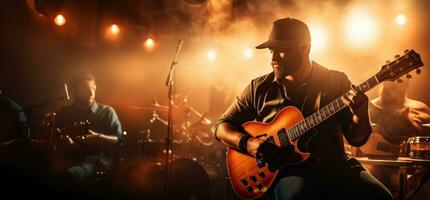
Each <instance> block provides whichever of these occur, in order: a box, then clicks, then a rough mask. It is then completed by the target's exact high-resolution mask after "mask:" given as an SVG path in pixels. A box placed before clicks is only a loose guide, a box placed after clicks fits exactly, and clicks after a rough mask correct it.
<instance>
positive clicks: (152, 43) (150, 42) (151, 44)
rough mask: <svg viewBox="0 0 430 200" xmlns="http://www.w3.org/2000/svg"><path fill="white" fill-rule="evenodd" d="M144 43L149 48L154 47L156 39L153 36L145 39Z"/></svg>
mask: <svg viewBox="0 0 430 200" xmlns="http://www.w3.org/2000/svg"><path fill="white" fill-rule="evenodd" d="M144 45H145V47H146V48H147V49H152V48H154V46H155V42H154V40H153V39H152V38H148V39H146V40H145V43H144Z"/></svg>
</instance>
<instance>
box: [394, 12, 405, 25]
mask: <svg viewBox="0 0 430 200" xmlns="http://www.w3.org/2000/svg"><path fill="white" fill-rule="evenodd" d="M396 24H397V25H400V26H403V25H405V24H406V16H405V15H403V14H398V15H397V17H396Z"/></svg>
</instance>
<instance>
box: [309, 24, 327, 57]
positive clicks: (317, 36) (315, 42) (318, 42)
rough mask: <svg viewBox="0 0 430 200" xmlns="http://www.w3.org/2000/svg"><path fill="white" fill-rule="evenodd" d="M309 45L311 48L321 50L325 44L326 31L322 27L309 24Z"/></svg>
mask: <svg viewBox="0 0 430 200" xmlns="http://www.w3.org/2000/svg"><path fill="white" fill-rule="evenodd" d="M310 31H311V41H312V42H311V45H312V49H313V50H316V51H319V50H323V49H324V48H325V47H326V44H327V32H326V30H325V29H324V28H322V27H318V26H312V25H311V26H310Z"/></svg>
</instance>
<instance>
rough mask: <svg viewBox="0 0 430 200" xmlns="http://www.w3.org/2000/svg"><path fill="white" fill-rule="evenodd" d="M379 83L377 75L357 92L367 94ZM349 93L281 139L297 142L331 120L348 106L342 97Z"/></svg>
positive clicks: (297, 125) (358, 87) (282, 134)
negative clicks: (324, 122)
mask: <svg viewBox="0 0 430 200" xmlns="http://www.w3.org/2000/svg"><path fill="white" fill-rule="evenodd" d="M379 83H380V82H379V80H378V78H377V77H376V75H375V76H372V77H370V78H369V79H368V80H367V81H364V82H363V83H361V84H360V85H359V86H357V88H356V90H359V91H361V92H363V93H365V92H367V91H368V90H370V89H372V88H373V87H375V86H377V85H378V84H379ZM348 92H349V91H348ZM348 92H347V93H345V94H343V95H342V96H340V97H338V98H337V99H335V100H333V101H331V102H330V103H329V104H327V105H326V106H324V107H322V108H320V109H319V110H318V111H316V112H314V113H312V114H311V115H309V116H308V117H306V118H305V119H303V120H302V121H300V122H299V123H297V124H296V125H294V126H293V127H291V128H290V129H288V130H287V131H283V132H279V133H278V134H279V135H278V136H279V138H280V139H285V140H286V139H289V140H295V139H297V138H298V137H300V136H301V135H303V134H304V133H306V132H307V131H308V130H310V129H312V128H314V127H315V126H317V125H318V124H320V123H322V122H323V121H325V120H326V119H328V118H330V117H331V116H333V115H334V114H336V113H337V112H339V111H341V110H342V109H343V108H345V107H346V104H344V103H343V101H342V97H343V96H344V97H346V96H347V95H348Z"/></svg>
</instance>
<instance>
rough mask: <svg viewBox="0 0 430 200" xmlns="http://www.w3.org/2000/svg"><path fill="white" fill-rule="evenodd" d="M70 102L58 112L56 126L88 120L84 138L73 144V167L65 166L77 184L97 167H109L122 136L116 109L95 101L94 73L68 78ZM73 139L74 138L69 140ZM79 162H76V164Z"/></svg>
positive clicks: (102, 168) (88, 177) (101, 168)
mask: <svg viewBox="0 0 430 200" xmlns="http://www.w3.org/2000/svg"><path fill="white" fill-rule="evenodd" d="M69 85H70V89H71V90H70V92H71V97H72V99H73V103H72V104H71V105H69V106H66V107H63V108H62V109H61V110H60V111H59V112H58V118H57V122H56V123H57V127H59V128H65V127H68V126H70V125H72V124H74V123H76V122H83V121H87V120H88V121H89V122H90V125H89V130H88V133H86V136H85V139H84V140H77V141H74V142H76V145H73V146H74V148H73V151H72V153H71V154H72V155H68V156H71V157H73V158H74V161H75V162H76V165H75V166H72V167H70V168H68V169H67V172H68V173H70V174H72V175H73V177H74V178H75V180H76V181H77V182H78V183H79V182H82V181H88V180H90V178H91V177H93V176H94V175H95V172H96V171H97V170H108V171H109V170H111V168H112V162H113V160H112V153H113V152H112V150H113V147H114V146H115V144H117V143H118V141H120V139H121V138H122V136H123V133H122V129H121V123H120V121H119V118H118V115H117V114H116V112H115V110H114V109H113V108H112V107H110V106H107V105H103V104H100V103H97V102H96V101H95V94H96V82H95V78H94V76H93V75H91V74H89V73H80V74H77V75H75V76H74V77H73V78H72V79H71V80H70V83H69ZM72 140H73V139H72ZM78 163H79V164H78Z"/></svg>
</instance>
